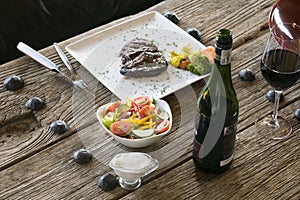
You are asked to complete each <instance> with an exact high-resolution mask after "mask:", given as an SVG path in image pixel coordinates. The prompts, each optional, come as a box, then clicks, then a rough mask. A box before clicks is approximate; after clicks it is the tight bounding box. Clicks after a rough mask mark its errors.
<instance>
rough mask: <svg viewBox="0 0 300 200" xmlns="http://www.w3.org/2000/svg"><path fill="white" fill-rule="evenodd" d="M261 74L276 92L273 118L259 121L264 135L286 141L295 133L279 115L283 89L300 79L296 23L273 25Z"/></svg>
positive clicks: (299, 33) (299, 28)
mask: <svg viewBox="0 0 300 200" xmlns="http://www.w3.org/2000/svg"><path fill="white" fill-rule="evenodd" d="M261 73H262V75H263V77H264V78H265V80H266V81H267V82H268V84H269V85H270V86H272V87H273V88H274V89H275V102H274V111H273V114H272V115H269V116H266V117H264V118H262V119H257V120H256V122H255V127H256V130H257V132H259V133H260V134H262V135H264V136H266V137H268V138H272V139H277V140H279V139H286V138H288V137H289V135H290V134H291V133H292V126H291V124H290V123H289V122H288V121H287V120H286V119H284V118H283V117H281V116H278V107H279V99H280V95H281V94H282V90H283V89H286V88H289V87H291V86H292V85H294V84H295V83H296V82H297V81H298V80H299V78H300V26H298V25H297V24H295V23H282V24H273V25H272V28H271V30H270V33H269V37H268V40H267V43H266V46H265V49H264V52H263V56H262V59H261Z"/></svg>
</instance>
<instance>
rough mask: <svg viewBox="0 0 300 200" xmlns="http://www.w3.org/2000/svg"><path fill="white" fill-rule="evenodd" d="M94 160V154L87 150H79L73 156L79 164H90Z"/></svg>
mask: <svg viewBox="0 0 300 200" xmlns="http://www.w3.org/2000/svg"><path fill="white" fill-rule="evenodd" d="M92 159H93V154H92V152H90V151H89V150H87V149H79V150H77V151H75V152H74V154H73V160H74V161H75V162H77V163H79V164H85V163H89V162H90V161H91V160H92Z"/></svg>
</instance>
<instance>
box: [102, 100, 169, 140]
mask: <svg viewBox="0 0 300 200" xmlns="http://www.w3.org/2000/svg"><path fill="white" fill-rule="evenodd" d="M102 123H103V125H104V126H105V127H106V128H107V129H108V130H110V132H112V133H113V134H115V135H117V136H120V137H124V138H128V139H138V138H147V137H151V136H153V135H157V134H161V133H164V132H166V131H167V130H169V127H170V116H169V114H168V112H166V111H164V110H163V109H162V108H160V107H159V106H158V105H157V104H156V101H155V99H153V98H151V97H148V96H139V97H136V98H134V99H132V100H130V99H127V100H126V102H121V101H117V102H114V103H111V104H110V105H108V106H107V108H106V109H105V111H104V113H103V118H102Z"/></svg>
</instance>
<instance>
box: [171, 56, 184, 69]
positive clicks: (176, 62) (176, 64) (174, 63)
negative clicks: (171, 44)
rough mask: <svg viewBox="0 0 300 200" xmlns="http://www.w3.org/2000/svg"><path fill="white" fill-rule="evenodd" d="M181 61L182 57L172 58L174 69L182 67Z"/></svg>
mask: <svg viewBox="0 0 300 200" xmlns="http://www.w3.org/2000/svg"><path fill="white" fill-rule="evenodd" d="M180 61H181V58H180V56H174V57H173V58H171V60H170V63H171V65H173V66H174V67H178V66H179V65H180Z"/></svg>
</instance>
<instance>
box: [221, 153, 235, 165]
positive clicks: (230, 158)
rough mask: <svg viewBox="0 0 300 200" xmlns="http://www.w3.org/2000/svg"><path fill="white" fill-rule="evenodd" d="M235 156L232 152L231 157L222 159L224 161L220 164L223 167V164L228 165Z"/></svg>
mask: <svg viewBox="0 0 300 200" xmlns="http://www.w3.org/2000/svg"><path fill="white" fill-rule="evenodd" d="M233 157H234V153H233V154H231V156H230V157H229V158H227V159H225V160H222V161H221V162H220V166H221V167H222V166H225V165H227V164H228V163H230V162H231V161H232V160H233Z"/></svg>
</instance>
